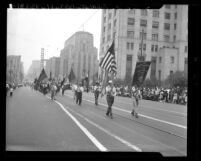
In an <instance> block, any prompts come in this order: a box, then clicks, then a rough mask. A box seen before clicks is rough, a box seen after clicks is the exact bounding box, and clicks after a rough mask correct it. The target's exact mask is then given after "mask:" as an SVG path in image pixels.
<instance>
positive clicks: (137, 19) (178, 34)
mask: <svg viewBox="0 0 201 161" xmlns="http://www.w3.org/2000/svg"><path fill="white" fill-rule="evenodd" d="M101 21H102V22H101V40H100V53H99V56H100V60H101V58H103V56H104V55H105V53H106V51H107V49H108V48H109V46H110V45H111V43H112V40H114V41H115V54H116V62H117V78H121V79H124V78H125V76H126V75H131V77H132V76H133V74H134V71H135V66H136V62H137V61H138V56H139V55H141V54H142V55H143V56H144V59H145V60H147V61H152V64H151V67H150V68H149V71H148V74H147V78H151V77H157V76H158V74H157V73H158V71H159V70H160V71H161V72H162V73H163V71H164V70H167V69H166V68H167V67H166V66H164V68H162V66H161V67H160V69H159V65H157V63H158V62H157V61H158V60H157V58H158V57H159V56H158V55H159V54H162V53H163V52H165V53H167V51H166V50H164V49H163V48H169V49H173V50H169V51H175V50H176V53H177V55H178V58H177V59H178V60H177V62H176V63H178V64H177V69H175V70H179V71H184V70H186V65H185V63H184V62H185V60H186V59H187V57H188V5H164V6H163V7H162V8H161V9H146V10H145V9H104V10H103V11H102V20H101ZM160 50H161V51H160ZM175 59H176V58H175ZM169 70H171V69H169ZM175 70H174V71H175ZM161 78H162V79H165V77H161Z"/></svg>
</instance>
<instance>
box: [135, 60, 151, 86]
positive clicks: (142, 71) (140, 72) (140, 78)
mask: <svg viewBox="0 0 201 161" xmlns="http://www.w3.org/2000/svg"><path fill="white" fill-rule="evenodd" d="M150 64H151V61H140V62H137V63H136V67H135V72H134V76H133V82H132V86H134V85H136V86H138V87H140V86H141V85H142V84H143V82H144V80H145V78H146V75H147V72H148V70H149V66H150Z"/></svg>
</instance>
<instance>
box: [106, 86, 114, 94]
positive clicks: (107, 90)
mask: <svg viewBox="0 0 201 161" xmlns="http://www.w3.org/2000/svg"><path fill="white" fill-rule="evenodd" d="M106 93H107V94H108V93H110V94H111V95H112V96H116V88H115V87H111V86H107V87H106Z"/></svg>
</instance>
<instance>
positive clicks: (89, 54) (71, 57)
mask: <svg viewBox="0 0 201 161" xmlns="http://www.w3.org/2000/svg"><path fill="white" fill-rule="evenodd" d="M71 68H72V69H73V72H74V74H75V77H76V80H77V81H81V79H82V78H84V77H86V76H89V80H90V82H91V81H92V80H93V79H94V76H95V74H96V73H97V72H98V59H97V48H95V47H94V44H93V35H92V34H91V33H89V32H83V31H79V32H76V33H75V34H73V35H72V36H71V37H70V38H69V39H67V40H66V41H65V44H64V48H63V49H62V50H61V53H60V75H61V76H66V75H69V73H70V71H71Z"/></svg>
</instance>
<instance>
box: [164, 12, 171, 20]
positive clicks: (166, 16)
mask: <svg viewBox="0 0 201 161" xmlns="http://www.w3.org/2000/svg"><path fill="white" fill-rule="evenodd" d="M165 19H168V20H169V19H170V13H167V12H165Z"/></svg>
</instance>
